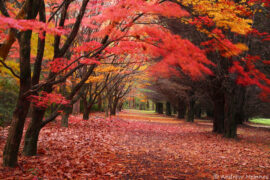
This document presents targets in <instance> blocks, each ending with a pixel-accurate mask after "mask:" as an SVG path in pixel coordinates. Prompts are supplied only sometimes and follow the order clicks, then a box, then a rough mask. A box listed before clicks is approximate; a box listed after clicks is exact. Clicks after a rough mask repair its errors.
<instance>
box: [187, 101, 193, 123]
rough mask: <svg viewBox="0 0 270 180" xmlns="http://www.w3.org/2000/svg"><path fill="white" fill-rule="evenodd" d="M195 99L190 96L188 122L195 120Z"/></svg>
mask: <svg viewBox="0 0 270 180" xmlns="http://www.w3.org/2000/svg"><path fill="white" fill-rule="evenodd" d="M194 105H195V100H194V99H193V98H190V100H189V102H188V105H187V109H186V117H185V119H186V122H194V114H195V109H194Z"/></svg>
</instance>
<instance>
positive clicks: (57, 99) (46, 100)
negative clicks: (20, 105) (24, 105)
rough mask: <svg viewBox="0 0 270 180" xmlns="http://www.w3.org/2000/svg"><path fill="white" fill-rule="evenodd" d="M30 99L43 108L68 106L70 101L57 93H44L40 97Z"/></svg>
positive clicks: (33, 96) (32, 96)
mask: <svg viewBox="0 0 270 180" xmlns="http://www.w3.org/2000/svg"><path fill="white" fill-rule="evenodd" d="M28 99H29V100H30V101H31V102H32V103H33V104H34V105H35V106H38V107H41V108H47V107H48V106H49V105H50V104H53V103H55V104H63V105H68V104H69V101H68V100H66V99H65V97H64V96H62V95H61V94H57V93H47V92H45V91H42V92H41V93H40V95H39V96H36V95H31V96H29V97H28Z"/></svg>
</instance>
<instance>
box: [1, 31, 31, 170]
mask: <svg viewBox="0 0 270 180" xmlns="http://www.w3.org/2000/svg"><path fill="white" fill-rule="evenodd" d="M31 34H32V32H31V31H25V32H22V33H21V37H20V40H19V44H20V93H19V98H18V101H17V106H16V109H15V111H14V113H13V119H12V123H11V127H10V129H9V133H8V138H7V141H6V144H5V148H4V152H3V165H4V166H7V167H15V166H16V165H17V163H18V162H17V161H18V159H17V158H18V151H19V146H20V142H21V138H22V133H23V128H24V123H25V118H26V116H27V113H28V110H29V107H30V102H29V100H28V99H27V97H25V96H24V94H25V93H26V92H27V91H28V90H29V89H30V88H31V65H30V48H31V47H30V41H31Z"/></svg>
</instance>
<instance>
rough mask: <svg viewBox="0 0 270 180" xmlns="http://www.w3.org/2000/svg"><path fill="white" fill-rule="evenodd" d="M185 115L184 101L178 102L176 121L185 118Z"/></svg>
mask: <svg viewBox="0 0 270 180" xmlns="http://www.w3.org/2000/svg"><path fill="white" fill-rule="evenodd" d="M185 113H186V105H185V103H184V101H182V100H178V115H177V118H178V119H183V118H184V117H185Z"/></svg>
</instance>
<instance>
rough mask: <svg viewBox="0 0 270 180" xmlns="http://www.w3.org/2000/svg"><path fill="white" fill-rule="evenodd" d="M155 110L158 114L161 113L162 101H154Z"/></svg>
mask: <svg viewBox="0 0 270 180" xmlns="http://www.w3.org/2000/svg"><path fill="white" fill-rule="evenodd" d="M156 112H157V113H158V114H163V103H160V102H158V103H156Z"/></svg>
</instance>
